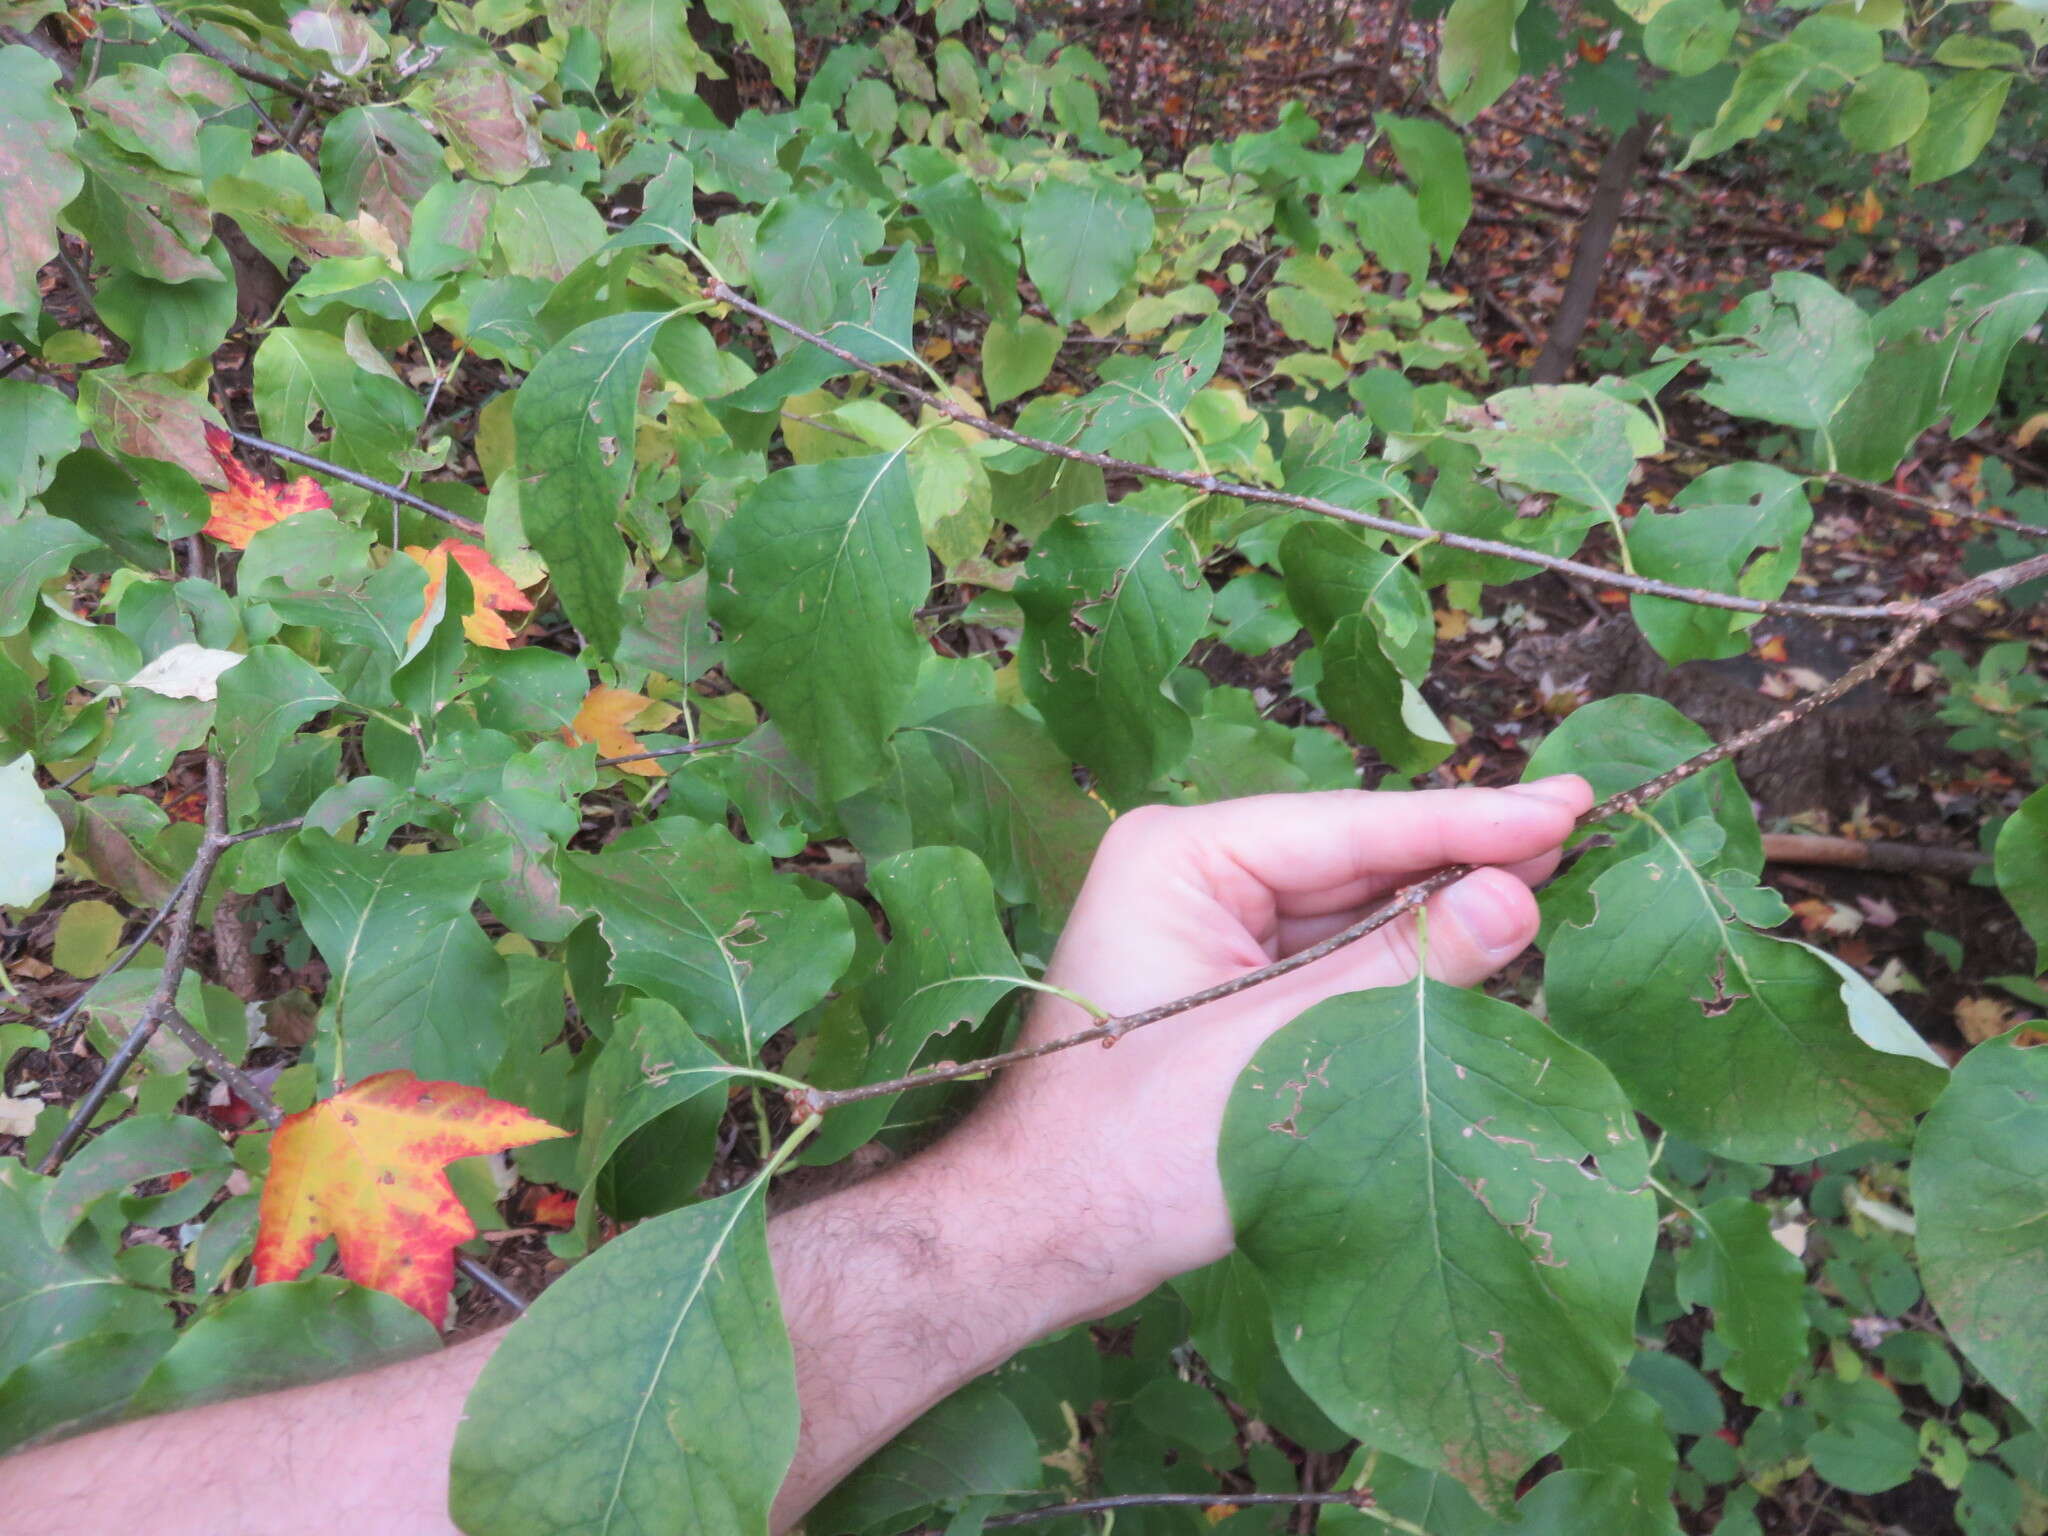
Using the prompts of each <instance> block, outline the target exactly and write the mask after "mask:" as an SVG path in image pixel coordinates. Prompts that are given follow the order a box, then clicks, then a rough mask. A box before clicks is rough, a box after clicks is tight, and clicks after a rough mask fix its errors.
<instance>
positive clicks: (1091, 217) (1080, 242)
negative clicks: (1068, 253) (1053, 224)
mask: <svg viewBox="0 0 2048 1536" xmlns="http://www.w3.org/2000/svg"><path fill="white" fill-rule="evenodd" d="M1101 207H1102V189H1101V188H1100V187H1094V186H1091V187H1090V188H1089V189H1088V212H1087V215H1086V216H1085V217H1084V218H1083V219H1082V220H1081V228H1080V230H1079V231H1078V232H1077V233H1076V234H1075V236H1074V239H1073V245H1074V248H1075V249H1077V250H1086V249H1087V248H1088V233H1089V231H1090V230H1092V229H1094V228H1095V215H1096V213H1097V212H1098V211H1099V210H1100V208H1101ZM1080 279H1081V263H1080V262H1078V261H1070V262H1068V263H1067V280H1066V283H1065V284H1064V285H1063V287H1064V292H1063V295H1062V296H1063V298H1064V299H1065V301H1066V302H1065V303H1063V304H1061V305H1060V308H1062V309H1071V308H1073V306H1074V304H1075V302H1076V294H1075V291H1074V285H1075V284H1076V283H1078V282H1079V281H1080Z"/></svg>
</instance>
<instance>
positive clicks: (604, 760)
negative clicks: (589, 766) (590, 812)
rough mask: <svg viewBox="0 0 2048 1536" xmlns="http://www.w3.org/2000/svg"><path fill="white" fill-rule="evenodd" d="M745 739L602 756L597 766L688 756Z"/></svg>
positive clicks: (603, 766) (732, 737) (722, 737)
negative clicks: (653, 758) (651, 758)
mask: <svg viewBox="0 0 2048 1536" xmlns="http://www.w3.org/2000/svg"><path fill="white" fill-rule="evenodd" d="M745 740H746V737H744V736H720V737H718V738H717V739H715V740H713V741H693V742H691V743H690V744H689V745H688V746H685V747H655V748H653V749H652V750H651V751H647V752H628V753H626V754H625V755H624V756H623V757H600V758H599V759H598V760H597V766H598V767H600V768H616V767H617V766H618V765H619V764H621V763H644V762H646V761H647V760H648V759H649V758H650V757H687V756H688V755H689V754H690V753H692V752H703V751H706V750H708V749H709V748H712V747H730V746H733V745H734V744H736V743H738V742H742V741H745Z"/></svg>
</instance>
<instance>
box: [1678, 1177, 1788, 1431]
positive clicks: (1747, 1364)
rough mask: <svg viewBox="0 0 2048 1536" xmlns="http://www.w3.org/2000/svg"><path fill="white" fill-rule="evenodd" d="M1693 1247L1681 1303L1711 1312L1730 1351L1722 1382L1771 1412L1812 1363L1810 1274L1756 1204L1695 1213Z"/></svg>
mask: <svg viewBox="0 0 2048 1536" xmlns="http://www.w3.org/2000/svg"><path fill="white" fill-rule="evenodd" d="M1693 1232H1694V1236H1693V1244H1692V1246H1691V1247H1690V1248H1688V1249H1686V1250H1685V1251H1684V1253H1682V1254H1681V1255H1680V1256H1679V1260H1678V1299H1679V1300H1680V1301H1682V1302H1684V1303H1685V1304H1686V1305H1687V1306H1693V1307H1711V1308H1712V1309H1713V1313H1714V1336H1715V1337H1716V1338H1718V1339H1719V1340H1720V1341H1721V1343H1722V1344H1724V1345H1726V1346H1727V1348H1728V1352H1729V1353H1728V1358H1727V1359H1726V1360H1724V1361H1723V1362H1722V1364H1721V1379H1722V1380H1723V1381H1725V1382H1727V1383H1728V1385H1729V1386H1731V1387H1733V1388H1735V1390H1736V1391H1738V1392H1740V1393H1741V1394H1742V1398H1743V1401H1744V1402H1746V1403H1749V1404H1752V1405H1753V1406H1755V1407H1759V1408H1768V1407H1770V1406H1771V1405H1772V1404H1774V1403H1776V1402H1777V1401H1778V1399H1779V1398H1780V1397H1781V1396H1783V1395H1784V1392H1785V1389H1786V1388H1787V1387H1788V1386H1790V1385H1791V1383H1792V1375H1793V1373H1794V1372H1795V1371H1797V1370H1798V1369H1799V1368H1800V1366H1802V1365H1803V1364H1805V1363H1806V1357H1807V1351H1806V1307H1805V1303H1804V1302H1803V1300H1802V1299H1801V1297H1802V1293H1803V1292H1804V1291H1805V1289H1806V1268H1805V1266H1804V1265H1802V1264H1801V1263H1800V1262H1799V1260H1797V1259H1796V1258H1794V1257H1793V1256H1792V1255H1791V1254H1790V1253H1789V1252H1787V1251H1786V1250H1785V1248H1784V1247H1783V1246H1782V1245H1781V1244H1779V1242H1778V1241H1777V1239H1775V1238H1774V1237H1772V1236H1771V1213H1770V1209H1769V1207H1767V1206H1763V1205H1759V1204H1757V1203H1756V1202H1755V1201H1753V1200H1745V1199H1742V1198H1739V1197H1737V1198H1732V1199H1727V1200H1717V1201H1715V1202H1714V1203H1713V1204H1712V1205H1710V1206H1707V1207H1706V1208H1705V1209H1704V1210H1700V1211H1696V1212H1694V1213H1693Z"/></svg>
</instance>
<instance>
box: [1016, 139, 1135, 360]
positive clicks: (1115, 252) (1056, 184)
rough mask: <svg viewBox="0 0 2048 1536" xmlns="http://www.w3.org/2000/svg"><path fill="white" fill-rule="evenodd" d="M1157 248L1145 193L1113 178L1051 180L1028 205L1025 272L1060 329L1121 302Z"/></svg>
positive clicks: (1041, 186)
mask: <svg viewBox="0 0 2048 1536" xmlns="http://www.w3.org/2000/svg"><path fill="white" fill-rule="evenodd" d="M1151 244H1152V209H1151V207H1150V205H1149V204H1147V203H1146V201H1145V197H1144V194H1143V193H1141V192H1139V191H1137V190H1136V189H1134V188H1132V187H1127V186H1125V185H1124V184H1123V183H1122V182H1120V181H1112V180H1110V179H1109V178H1108V177H1107V176H1102V175H1091V176H1089V177H1087V178H1086V179H1085V180H1076V181H1067V180H1062V179H1060V178H1057V177H1050V176H1049V177H1047V178H1046V179H1045V180H1044V181H1041V182H1040V183H1039V184H1038V186H1037V188H1036V189H1035V190H1034V191H1033V192H1032V194H1031V198H1030V201H1028V202H1027V203H1025V205H1024V224H1023V245H1024V270H1025V271H1026V272H1028V273H1029V274H1030V276H1031V281H1032V282H1033V283H1034V284H1036V285H1037V287H1038V293H1039V297H1040V298H1041V299H1042V300H1043V301H1044V303H1045V307H1046V308H1047V309H1049V310H1051V311H1052V317H1053V319H1054V321H1055V322H1057V323H1058V324H1060V325H1061V326H1068V325H1072V324H1073V323H1074V322H1075V321H1076V320H1079V319H1080V318H1081V317H1082V316H1084V315H1089V314H1093V313H1094V312H1095V311H1096V310H1098V309H1100V308H1101V307H1102V306H1103V305H1105V304H1107V303H1108V302H1109V301H1110V300H1111V299H1113V298H1115V297H1116V295H1117V292H1118V290H1120V289H1121V288H1122V287H1123V286H1124V284H1125V283H1128V282H1129V281H1130V280H1131V277H1132V275H1133V274H1134V273H1135V272H1136V271H1137V268H1138V258H1139V257H1140V256H1142V255H1144V254H1145V251H1146V249H1147V247H1149V246H1150V245H1151Z"/></svg>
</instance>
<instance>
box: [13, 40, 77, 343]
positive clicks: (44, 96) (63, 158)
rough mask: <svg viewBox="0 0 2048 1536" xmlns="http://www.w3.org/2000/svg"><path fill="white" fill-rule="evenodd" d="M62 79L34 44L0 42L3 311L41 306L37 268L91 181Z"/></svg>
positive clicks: (22, 312) (25, 311)
mask: <svg viewBox="0 0 2048 1536" xmlns="http://www.w3.org/2000/svg"><path fill="white" fill-rule="evenodd" d="M58 79H59V76H58V73H57V66H56V65H55V64H52V63H51V62H50V61H49V60H48V59H46V58H44V57H43V56H42V55H41V54H39V53H37V52H36V51H35V50H34V49H33V48H28V47H21V46H16V45H10V46H8V47H5V48H0V144H4V145H6V146H7V153H6V155H5V156H4V157H0V316H6V315H31V316H32V315H34V314H36V313H37V312H38V311H40V309H41V308H42V293H41V291H40V290H39V289H38V288H37V286H36V273H37V272H39V271H41V270H42V268H43V267H44V266H45V265H47V264H48V263H49V262H50V261H51V260H52V259H54V258H55V256H56V254H57V213H58V210H59V209H61V208H63V207H64V205H65V204H66V203H68V202H70V201H71V200H72V199H73V198H74V197H76V196H78V193H79V189H80V188H81V187H83V186H84V185H85V175H84V173H83V172H82V171H81V170H80V169H79V167H78V162H77V161H76V160H75V159H73V158H72V154H71V148H72V144H73V143H74V142H75V140H76V139H77V136H78V135H77V129H76V128H75V127H74V126H73V123H72V117H71V109H70V108H69V107H68V106H66V105H65V104H64V103H63V102H62V101H61V100H59V99H58V96H57V93H56V92H55V91H54V90H53V89H52V87H53V86H55V85H56V83H57V81H58Z"/></svg>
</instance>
